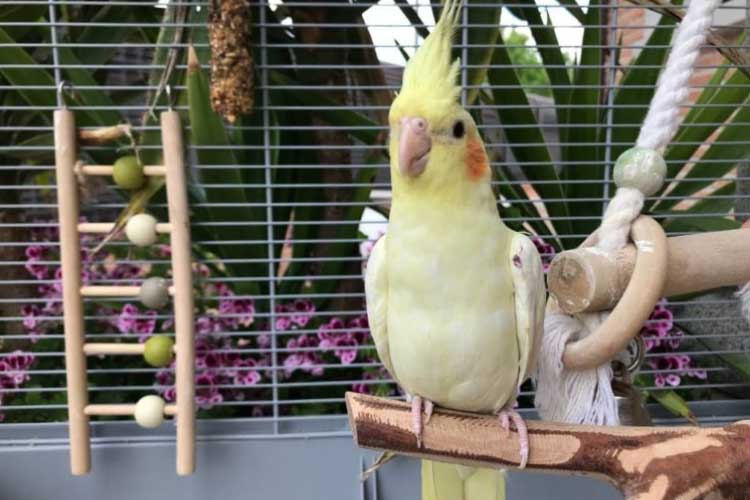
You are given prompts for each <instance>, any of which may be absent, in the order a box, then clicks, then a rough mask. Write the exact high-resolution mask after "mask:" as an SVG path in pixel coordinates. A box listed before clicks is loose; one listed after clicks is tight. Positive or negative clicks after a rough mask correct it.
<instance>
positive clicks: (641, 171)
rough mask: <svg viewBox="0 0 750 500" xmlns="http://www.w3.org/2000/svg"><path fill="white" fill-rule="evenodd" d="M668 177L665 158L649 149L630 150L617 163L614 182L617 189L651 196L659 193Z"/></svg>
mask: <svg viewBox="0 0 750 500" xmlns="http://www.w3.org/2000/svg"><path fill="white" fill-rule="evenodd" d="M666 177H667V164H666V163H665V162H664V158H662V157H661V155H660V154H659V153H658V152H657V151H654V150H653V149H648V148H638V147H636V148H630V149H628V150H627V151H625V152H624V153H622V154H621V155H620V157H619V158H618V159H617V162H616V163H615V170H614V180H615V184H616V185H617V187H620V188H623V187H628V188H634V189H637V190H638V191H640V192H641V193H643V195H644V196H651V195H654V194H656V193H657V192H659V190H660V189H661V187H662V186H663V185H664V179H665V178H666Z"/></svg>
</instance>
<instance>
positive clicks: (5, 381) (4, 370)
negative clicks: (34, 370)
mask: <svg viewBox="0 0 750 500" xmlns="http://www.w3.org/2000/svg"><path fill="white" fill-rule="evenodd" d="M33 363H34V354H32V353H30V352H26V351H21V350H15V351H13V352H12V353H10V354H7V355H5V356H3V357H1V358H0V386H1V387H13V388H15V387H20V386H21V385H23V383H24V382H26V381H28V380H29V378H31V377H30V376H29V374H28V369H29V367H30V366H31V365H32V364H33Z"/></svg>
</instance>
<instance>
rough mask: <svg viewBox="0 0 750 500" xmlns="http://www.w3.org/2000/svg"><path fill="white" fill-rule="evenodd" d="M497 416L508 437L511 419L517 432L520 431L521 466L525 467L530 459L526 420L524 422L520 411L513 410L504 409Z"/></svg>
mask: <svg viewBox="0 0 750 500" xmlns="http://www.w3.org/2000/svg"><path fill="white" fill-rule="evenodd" d="M497 416H498V418H499V419H500V425H501V426H502V428H503V429H504V430H505V435H506V437H507V436H508V435H509V434H510V422H511V421H512V422H513V425H514V426H515V428H516V432H518V447H519V451H520V453H521V463H520V465H519V468H521V469H523V468H524V467H526V464H527V463H528V461H529V432H528V429H527V427H526V422H524V420H523V418H521V415H519V414H518V412H515V411H513V410H502V411H501V412H500V413H498V414H497Z"/></svg>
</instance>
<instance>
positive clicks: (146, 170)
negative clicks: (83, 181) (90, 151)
mask: <svg viewBox="0 0 750 500" xmlns="http://www.w3.org/2000/svg"><path fill="white" fill-rule="evenodd" d="M112 169H113V167H112V165H79V166H78V167H76V173H78V174H85V175H112ZM143 174H144V175H148V176H152V177H159V176H161V177H163V176H165V175H166V174H167V167H165V166H163V165H146V166H144V167H143Z"/></svg>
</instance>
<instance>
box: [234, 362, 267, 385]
mask: <svg viewBox="0 0 750 500" xmlns="http://www.w3.org/2000/svg"><path fill="white" fill-rule="evenodd" d="M234 366H235V367H236V368H239V369H238V370H237V371H236V374H235V375H234V383H235V384H237V385H255V384H257V383H258V382H260V378H261V377H260V373H258V370H256V369H255V368H256V363H255V360H254V359H252V358H244V359H240V360H238V361H237V362H236V363H235V364H234Z"/></svg>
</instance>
